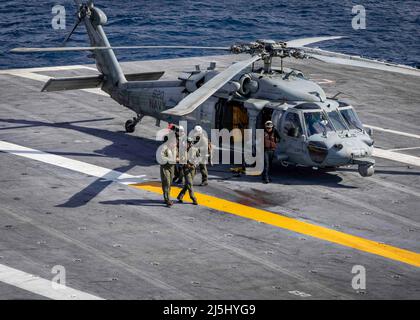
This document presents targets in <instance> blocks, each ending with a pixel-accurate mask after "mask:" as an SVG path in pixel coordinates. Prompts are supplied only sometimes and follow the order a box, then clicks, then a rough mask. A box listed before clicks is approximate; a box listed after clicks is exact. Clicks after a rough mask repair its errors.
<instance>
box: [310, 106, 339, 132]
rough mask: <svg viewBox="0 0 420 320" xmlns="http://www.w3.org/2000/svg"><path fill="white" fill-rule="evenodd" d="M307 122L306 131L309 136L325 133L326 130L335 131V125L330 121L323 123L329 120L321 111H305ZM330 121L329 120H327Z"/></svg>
mask: <svg viewBox="0 0 420 320" xmlns="http://www.w3.org/2000/svg"><path fill="white" fill-rule="evenodd" d="M304 115H305V124H306V131H307V132H308V136H312V135H314V134H318V133H323V132H324V130H325V131H327V132H328V131H334V129H333V127H332V126H331V124H330V123H329V122H327V124H326V125H325V127H324V126H323V125H322V123H321V121H323V120H327V119H326V116H325V115H324V114H323V113H321V112H320V111H316V112H305V114H304ZM327 121H328V120H327Z"/></svg>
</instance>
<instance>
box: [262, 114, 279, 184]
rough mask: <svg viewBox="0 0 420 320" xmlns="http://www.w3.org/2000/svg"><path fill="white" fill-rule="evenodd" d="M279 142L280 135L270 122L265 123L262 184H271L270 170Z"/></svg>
mask: <svg viewBox="0 0 420 320" xmlns="http://www.w3.org/2000/svg"><path fill="white" fill-rule="evenodd" d="M279 141H280V135H279V133H278V132H277V130H276V128H274V125H273V122H272V121H270V120H269V121H266V123H265V124H264V170H263V173H262V179H263V182H264V183H269V182H271V178H270V170H271V166H272V163H273V159H274V152H275V150H276V147H277V143H278V142H279Z"/></svg>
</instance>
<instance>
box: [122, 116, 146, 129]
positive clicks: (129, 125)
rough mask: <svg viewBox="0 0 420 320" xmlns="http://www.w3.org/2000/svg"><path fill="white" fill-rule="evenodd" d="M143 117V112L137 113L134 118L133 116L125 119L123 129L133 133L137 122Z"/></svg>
mask: <svg viewBox="0 0 420 320" xmlns="http://www.w3.org/2000/svg"><path fill="white" fill-rule="evenodd" d="M143 117H144V115H143V114H137V117H136V118H133V119H132V120H127V121H126V123H125V131H126V132H128V133H133V132H134V130H135V129H136V125H137V123H139V122H140V121H141V119H143Z"/></svg>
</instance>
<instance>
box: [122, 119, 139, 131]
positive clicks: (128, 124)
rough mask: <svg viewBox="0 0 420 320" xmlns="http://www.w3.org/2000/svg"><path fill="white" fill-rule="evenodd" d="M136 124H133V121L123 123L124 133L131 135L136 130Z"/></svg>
mask: <svg viewBox="0 0 420 320" xmlns="http://www.w3.org/2000/svg"><path fill="white" fill-rule="evenodd" d="M136 124H137V122H135V121H134V120H127V121H126V123H125V131H126V132H127V133H133V132H134V130H135V129H136Z"/></svg>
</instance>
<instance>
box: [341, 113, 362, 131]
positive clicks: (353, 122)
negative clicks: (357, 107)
mask: <svg viewBox="0 0 420 320" xmlns="http://www.w3.org/2000/svg"><path fill="white" fill-rule="evenodd" d="M339 110H340V113H341V115H342V116H343V118H344V120H346V122H347V125H348V126H349V127H350V129H359V130H363V124H362V122H361V121H360V119H359V117H358V116H357V114H356V112H355V111H354V109H353V108H345V109H339Z"/></svg>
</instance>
